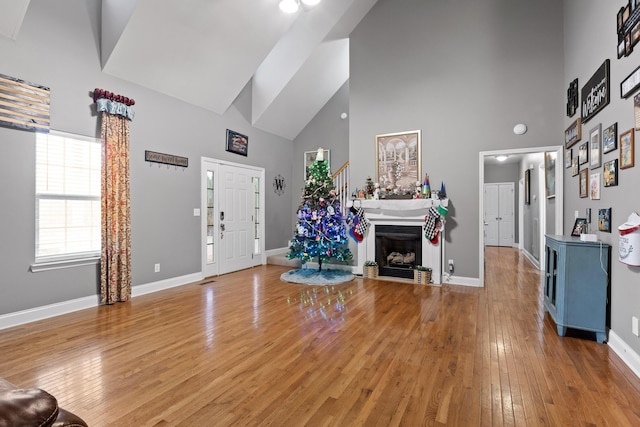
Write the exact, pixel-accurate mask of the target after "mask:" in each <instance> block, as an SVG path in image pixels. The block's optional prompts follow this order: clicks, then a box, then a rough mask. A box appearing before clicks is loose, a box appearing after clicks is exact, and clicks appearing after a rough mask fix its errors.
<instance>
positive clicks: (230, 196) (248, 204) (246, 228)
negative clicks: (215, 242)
mask: <svg viewBox="0 0 640 427" xmlns="http://www.w3.org/2000/svg"><path fill="white" fill-rule="evenodd" d="M252 176H253V172H252V171H251V170H249V169H245V168H242V167H238V166H231V165H225V164H221V165H220V169H219V178H218V184H219V189H220V190H219V191H220V195H219V196H220V202H219V211H218V212H219V214H218V215H219V217H218V221H219V227H218V228H219V237H220V240H219V241H220V252H219V259H220V266H219V274H225V273H230V272H232V271H237V270H242V269H245V268H250V267H253V265H254V262H253V247H254V221H253V212H254V187H253V182H252Z"/></svg>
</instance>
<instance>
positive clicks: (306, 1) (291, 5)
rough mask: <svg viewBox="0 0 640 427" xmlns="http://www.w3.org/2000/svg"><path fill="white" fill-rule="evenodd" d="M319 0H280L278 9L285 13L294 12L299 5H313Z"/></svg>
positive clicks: (298, 8)
mask: <svg viewBox="0 0 640 427" xmlns="http://www.w3.org/2000/svg"><path fill="white" fill-rule="evenodd" d="M318 3H320V0H282V1H281V2H280V5H279V6H280V10H281V11H283V12H285V13H296V12H297V11H298V10H300V6H315V5H317V4H318Z"/></svg>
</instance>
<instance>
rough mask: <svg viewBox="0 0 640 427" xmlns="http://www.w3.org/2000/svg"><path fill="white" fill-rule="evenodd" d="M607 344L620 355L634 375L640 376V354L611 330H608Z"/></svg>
mask: <svg viewBox="0 0 640 427" xmlns="http://www.w3.org/2000/svg"><path fill="white" fill-rule="evenodd" d="M607 345H608V346H609V347H611V350H613V351H614V352H615V353H616V354H617V355H618V356H620V359H622V361H623V362H624V363H625V364H626V365H627V366H628V367H629V368H630V369H631V370H632V371H633V373H634V374H636V377H638V378H640V355H638V353H636V352H635V351H633V349H632V348H631V347H629V345H628V344H627V343H626V342H624V341H623V340H622V338H620V337H619V336H618V334H616V333H615V332H613V331H612V330H609V340H608V341H607Z"/></svg>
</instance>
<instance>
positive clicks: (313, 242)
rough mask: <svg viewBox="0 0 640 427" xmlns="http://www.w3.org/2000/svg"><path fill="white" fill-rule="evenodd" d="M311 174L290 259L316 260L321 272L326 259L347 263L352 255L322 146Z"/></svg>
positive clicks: (310, 171) (312, 166)
mask: <svg viewBox="0 0 640 427" xmlns="http://www.w3.org/2000/svg"><path fill="white" fill-rule="evenodd" d="M308 173H309V179H308V180H307V181H306V185H305V187H304V188H303V190H302V197H301V199H302V200H301V203H300V206H299V207H298V215H297V217H298V221H297V225H296V233H295V235H294V236H293V239H292V241H291V246H290V247H289V253H287V258H288V259H293V258H299V259H300V261H302V263H303V264H305V263H307V262H308V261H312V260H317V261H318V265H319V268H318V271H321V270H322V263H323V262H326V261H329V260H332V259H335V260H337V261H340V262H347V261H349V260H351V258H353V255H352V253H351V251H350V250H349V248H348V245H347V227H346V224H345V218H344V217H343V215H342V209H341V207H340V201H339V200H338V197H337V192H336V190H335V188H334V184H333V179H332V177H331V172H330V170H329V164H328V162H327V161H325V160H324V155H323V150H322V148H319V149H318V155H317V156H316V160H315V161H314V162H313V164H312V165H311V166H309V172H308ZM301 230H303V231H302V233H301Z"/></svg>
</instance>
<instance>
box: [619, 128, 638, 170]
mask: <svg viewBox="0 0 640 427" xmlns="http://www.w3.org/2000/svg"><path fill="white" fill-rule="evenodd" d="M634 163H635V147H634V130H633V129H629V130H628V131H626V132H624V133H622V134H620V169H627V168H632V167H633V166H634Z"/></svg>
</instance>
